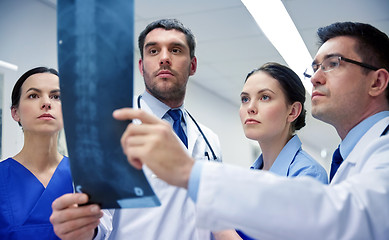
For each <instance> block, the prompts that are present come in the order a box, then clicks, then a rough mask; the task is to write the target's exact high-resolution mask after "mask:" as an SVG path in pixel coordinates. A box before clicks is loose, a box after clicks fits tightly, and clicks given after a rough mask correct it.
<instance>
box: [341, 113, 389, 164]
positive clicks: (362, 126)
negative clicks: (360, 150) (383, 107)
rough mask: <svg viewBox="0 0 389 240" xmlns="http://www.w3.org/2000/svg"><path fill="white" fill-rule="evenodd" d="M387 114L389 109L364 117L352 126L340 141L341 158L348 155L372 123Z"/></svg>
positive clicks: (388, 114)
mask: <svg viewBox="0 0 389 240" xmlns="http://www.w3.org/2000/svg"><path fill="white" fill-rule="evenodd" d="M388 116H389V111H382V112H379V113H376V114H374V115H373V116H370V117H368V118H366V119H365V120H363V121H362V122H360V123H359V124H358V125H356V126H355V127H354V128H352V129H351V130H350V132H349V133H348V134H347V136H346V137H345V138H344V139H343V141H342V142H341V143H340V155H342V158H343V159H346V158H347V157H348V155H349V154H350V152H351V151H352V150H353V149H354V147H355V145H357V143H358V141H359V140H360V139H361V138H362V136H363V135H364V134H365V133H366V132H367V131H368V130H369V129H370V128H371V127H373V125H374V124H376V123H377V122H378V121H380V120H381V119H384V118H385V117H388Z"/></svg>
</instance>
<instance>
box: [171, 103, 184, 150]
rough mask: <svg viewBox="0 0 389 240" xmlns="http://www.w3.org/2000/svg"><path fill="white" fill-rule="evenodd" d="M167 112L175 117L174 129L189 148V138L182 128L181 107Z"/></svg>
mask: <svg viewBox="0 0 389 240" xmlns="http://www.w3.org/2000/svg"><path fill="white" fill-rule="evenodd" d="M167 114H169V115H170V117H172V118H173V120H174V123H173V129H174V131H175V132H176V134H177V136H178V137H179V138H180V139H181V141H182V142H183V143H184V144H185V146H186V147H187V148H188V138H187V137H186V135H185V132H184V129H182V126H181V121H182V112H181V110H180V109H170V110H169V111H168V112H167Z"/></svg>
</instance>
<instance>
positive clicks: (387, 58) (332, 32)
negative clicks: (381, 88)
mask: <svg viewBox="0 0 389 240" xmlns="http://www.w3.org/2000/svg"><path fill="white" fill-rule="evenodd" d="M317 35H318V37H319V45H320V46H321V45H323V44H324V43H325V42H326V41H328V40H329V39H332V38H335V37H340V36H348V37H352V38H354V39H355V40H356V41H357V45H356V46H355V52H356V53H357V54H359V56H360V57H361V59H362V62H364V63H367V64H370V65H372V66H374V67H377V68H385V69H386V70H387V71H389V38H388V36H387V35H386V34H385V33H383V32H381V31H380V30H378V29H377V28H375V27H373V26H371V25H370V24H366V23H359V22H336V23H333V24H331V25H329V26H326V27H322V28H319V29H318V30H317ZM363 71H364V72H365V73H366V74H367V73H368V72H369V70H368V69H364V70H363ZM386 98H387V100H388V103H389V88H386Z"/></svg>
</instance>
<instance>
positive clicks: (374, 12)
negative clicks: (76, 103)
mask: <svg viewBox="0 0 389 240" xmlns="http://www.w3.org/2000/svg"><path fill="white" fill-rule="evenodd" d="M41 1H43V2H48V3H49V4H50V5H53V6H55V4H56V0H41ZM258 1H260V0H258ZM262 1H265V0H262ZM268 1H271V0H268ZM282 2H283V3H284V5H285V7H286V9H287V11H288V12H289V14H290V16H291V18H292V20H293V21H294V23H295V25H296V27H297V29H298V30H299V32H300V34H301V36H302V38H303V40H304V42H305V44H306V45H307V47H308V50H309V52H310V53H311V55H312V56H314V55H315V53H316V50H317V45H316V42H317V39H316V35H315V34H316V30H317V29H318V28H319V27H322V26H325V25H328V24H331V23H333V22H337V21H359V22H366V23H369V24H372V25H373V26H376V27H377V28H379V29H381V30H382V31H384V32H385V33H386V34H388V35H389V1H388V0H283V1H282ZM160 18H177V19H179V20H181V21H182V22H183V23H184V24H185V25H186V26H187V27H189V28H190V29H192V31H193V33H194V34H195V36H196V39H197V49H196V56H197V58H198V70H197V72H196V75H195V76H193V77H192V80H191V81H192V82H194V84H198V85H200V86H201V87H203V88H205V89H208V90H209V91H211V92H213V93H214V94H215V95H218V96H220V97H221V98H223V99H225V100H226V101H229V102H231V104H235V105H239V94H240V91H241V88H242V86H243V81H244V78H245V76H246V74H247V73H248V72H249V71H250V70H252V69H253V68H256V67H259V66H260V65H262V64H263V63H265V62H269V61H275V62H279V63H282V64H285V61H284V60H283V59H282V57H281V56H280V55H279V54H278V52H277V51H276V50H275V48H274V47H273V46H272V44H271V43H270V42H269V41H268V40H267V38H266V37H265V36H264V35H263V33H262V31H261V30H260V29H259V27H258V26H257V25H256V23H255V22H254V20H253V18H252V17H251V15H250V14H249V13H248V11H247V10H246V8H245V7H244V5H243V4H242V3H241V1H240V0H196V1H183V0H163V1H161V0H135V21H136V23H135V36H138V34H139V33H140V31H141V30H143V28H144V27H145V26H146V25H147V24H148V23H150V22H151V21H153V20H157V19H160ZM269 21H277V17H276V16H275V17H274V19H269ZM135 44H137V42H136V41H135ZM292 47H293V46H291V48H292ZM135 48H136V52H137V54H138V56H139V51H138V49H137V46H135ZM307 64H309V63H307ZM301 71H304V69H301ZM308 97H309V96H308ZM307 100H308V101H307V108H308V111H309V106H310V101H309V99H307ZM308 115H309V118H308V119H307V127H305V128H303V130H302V131H301V132H300V136H301V138H302V139H303V141H304V143H305V145H310V147H313V148H316V149H327V150H330V151H332V150H333V149H334V148H335V147H336V145H337V144H338V143H339V138H338V137H337V134H336V133H335V131H334V129H333V128H332V127H330V126H329V125H327V124H323V123H321V122H319V121H317V120H315V119H312V117H311V116H310V114H308Z"/></svg>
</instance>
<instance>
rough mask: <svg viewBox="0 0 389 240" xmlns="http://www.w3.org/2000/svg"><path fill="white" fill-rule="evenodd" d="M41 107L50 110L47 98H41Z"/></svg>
mask: <svg viewBox="0 0 389 240" xmlns="http://www.w3.org/2000/svg"><path fill="white" fill-rule="evenodd" d="M41 109H44V110H50V109H51V102H50V100H49V99H46V98H45V99H43V103H42V106H41Z"/></svg>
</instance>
